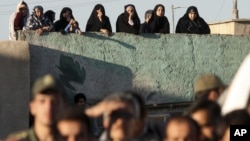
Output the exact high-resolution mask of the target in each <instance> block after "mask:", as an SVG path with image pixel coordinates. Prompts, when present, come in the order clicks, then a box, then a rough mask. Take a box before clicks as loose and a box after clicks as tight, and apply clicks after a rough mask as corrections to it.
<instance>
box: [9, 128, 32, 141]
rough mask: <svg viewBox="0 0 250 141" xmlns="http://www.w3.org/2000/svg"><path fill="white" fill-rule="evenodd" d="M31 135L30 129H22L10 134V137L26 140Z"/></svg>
mask: <svg viewBox="0 0 250 141" xmlns="http://www.w3.org/2000/svg"><path fill="white" fill-rule="evenodd" d="M28 136H29V129H27V130H21V131H17V132H14V133H11V134H9V135H8V138H12V139H16V140H25V139H27V138H28Z"/></svg>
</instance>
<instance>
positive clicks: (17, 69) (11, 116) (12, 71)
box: [0, 41, 30, 138]
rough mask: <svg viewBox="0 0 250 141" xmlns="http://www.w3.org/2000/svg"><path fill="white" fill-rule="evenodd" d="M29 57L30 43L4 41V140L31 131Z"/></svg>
mask: <svg viewBox="0 0 250 141" xmlns="http://www.w3.org/2000/svg"><path fill="white" fill-rule="evenodd" d="M29 58H30V54H29V49H28V42H25V41H18V42H17V41H0V90H1V91H0V138H4V137H6V136H7V134H9V133H10V132H13V131H17V130H21V129H24V128H28V123H29V108H28V102H29V99H30V94H29V93H30V60H29Z"/></svg>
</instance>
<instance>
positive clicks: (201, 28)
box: [175, 6, 210, 34]
mask: <svg viewBox="0 0 250 141" xmlns="http://www.w3.org/2000/svg"><path fill="white" fill-rule="evenodd" d="M175 32H176V33H191V34H210V28H209V26H208V24H207V23H206V22H205V21H204V20H203V18H201V17H200V15H199V13H198V9H197V8H196V7H195V6H190V7H189V8H188V9H187V11H186V14H185V15H184V16H183V17H181V18H180V19H179V21H178V23H177V26H176V30H175Z"/></svg>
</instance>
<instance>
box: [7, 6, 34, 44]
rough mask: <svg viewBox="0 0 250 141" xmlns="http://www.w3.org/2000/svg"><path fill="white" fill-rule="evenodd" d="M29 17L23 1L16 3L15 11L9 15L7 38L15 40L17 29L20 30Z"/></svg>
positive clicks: (27, 8)
mask: <svg viewBox="0 0 250 141" xmlns="http://www.w3.org/2000/svg"><path fill="white" fill-rule="evenodd" d="M28 17H29V7H28V4H27V3H26V2H25V1H22V2H20V3H19V4H18V5H17V8H16V11H15V12H14V13H13V14H12V15H11V16H10V21H9V39H10V40H17V31H18V30H22V29H23V27H24V26H25V24H26V22H27V19H28Z"/></svg>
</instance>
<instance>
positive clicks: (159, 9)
mask: <svg viewBox="0 0 250 141" xmlns="http://www.w3.org/2000/svg"><path fill="white" fill-rule="evenodd" d="M156 15H157V16H159V17H162V16H164V9H163V7H162V6H159V7H158V8H157V10H156Z"/></svg>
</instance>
